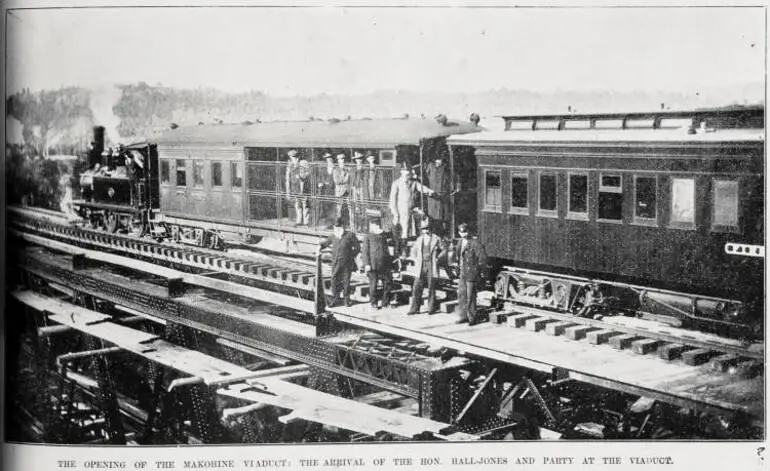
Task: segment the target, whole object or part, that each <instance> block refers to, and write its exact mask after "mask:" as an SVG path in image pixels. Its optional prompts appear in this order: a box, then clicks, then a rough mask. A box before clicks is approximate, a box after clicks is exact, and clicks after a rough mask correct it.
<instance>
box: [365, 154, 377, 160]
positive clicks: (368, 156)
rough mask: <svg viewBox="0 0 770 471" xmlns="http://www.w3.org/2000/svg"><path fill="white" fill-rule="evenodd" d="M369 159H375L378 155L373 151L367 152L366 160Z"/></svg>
mask: <svg viewBox="0 0 770 471" xmlns="http://www.w3.org/2000/svg"><path fill="white" fill-rule="evenodd" d="M369 159H372V160H374V159H376V157H375V156H374V154H372V153H371V152H367V153H366V160H369Z"/></svg>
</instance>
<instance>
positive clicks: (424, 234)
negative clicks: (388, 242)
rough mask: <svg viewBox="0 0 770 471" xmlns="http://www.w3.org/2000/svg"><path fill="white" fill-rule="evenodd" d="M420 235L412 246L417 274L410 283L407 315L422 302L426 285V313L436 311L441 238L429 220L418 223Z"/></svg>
mask: <svg viewBox="0 0 770 471" xmlns="http://www.w3.org/2000/svg"><path fill="white" fill-rule="evenodd" d="M420 232H421V234H420V236H419V237H418V238H417V240H415V242H414V246H412V256H413V259H414V263H415V264H416V265H417V275H416V276H415V279H414V284H413V285H412V304H411V306H410V307H409V312H408V313H407V315H414V314H417V313H418V312H419V310H420V305H421V304H422V292H423V290H424V288H425V285H426V284H427V285H428V313H430V314H435V313H437V312H438V308H437V306H436V283H437V282H438V257H439V254H440V253H441V239H439V237H438V236H437V235H435V234H433V233H431V230H430V220H429V219H428V218H424V219H423V220H422V222H421V223H420Z"/></svg>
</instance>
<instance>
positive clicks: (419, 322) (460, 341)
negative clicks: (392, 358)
mask: <svg viewBox="0 0 770 471" xmlns="http://www.w3.org/2000/svg"><path fill="white" fill-rule="evenodd" d="M330 311H331V312H332V313H334V316H335V318H337V319H338V320H340V321H342V322H345V323H348V324H351V325H356V326H358V327H362V328H366V329H371V330H374V331H378V332H383V333H387V334H391V335H397V336H401V337H405V338H412V339H415V340H419V341H422V342H426V343H428V344H430V345H433V346H436V347H446V348H451V349H455V350H457V351H459V352H462V353H467V354H472V355H476V356H480V357H484V358H489V359H492V360H497V361H500V362H503V363H511V364H517V365H520V366H523V367H526V368H530V369H534V370H538V371H542V372H547V373H549V372H553V371H554V369H556V368H558V369H563V370H566V371H567V372H568V373H569V376H570V377H571V378H573V379H575V380H577V381H582V382H586V383H590V384H595V385H598V386H602V387H607V388H610V389H613V390H619V391H623V392H627V393H630V394H636V395H640V396H646V397H651V398H654V399H657V400H661V401H663V402H667V403H671V404H675V405H679V406H682V407H697V408H699V409H701V410H710V411H716V412H720V413H724V412H735V411H741V412H745V413H747V414H748V415H749V416H750V417H752V418H754V419H756V420H758V421H762V420H763V419H762V418H763V414H764V384H763V383H764V380H763V377H761V376H759V377H755V378H741V377H739V376H736V375H734V374H729V373H724V372H721V371H717V370H715V369H714V368H712V367H711V366H710V365H709V364H705V365H700V366H690V365H686V364H684V363H683V362H682V361H681V360H674V361H665V360H663V359H661V358H660V357H659V356H658V355H654V354H647V355H643V354H639V353H634V352H633V351H632V350H630V349H627V350H616V349H613V348H612V347H611V346H610V345H608V344H602V345H596V344H592V343H591V342H589V341H588V340H587V339H586V338H584V339H583V340H581V341H575V340H571V339H569V338H567V337H566V336H565V335H554V334H555V333H554V332H552V333H551V334H548V333H546V331H545V329H543V330H540V331H539V332H534V331H530V330H528V329H526V328H523V327H522V328H512V327H510V326H508V325H507V324H505V323H504V324H491V323H488V322H485V323H482V324H478V325H475V326H472V327H471V326H468V325H467V324H455V323H454V321H455V320H456V319H457V316H456V315H454V314H434V315H428V314H427V313H424V312H423V313H421V314H419V315H414V316H407V315H406V314H405V311H406V307H404V306H399V307H397V308H383V309H381V310H372V309H371V308H370V307H369V305H368V304H363V303H362V304H356V305H354V306H351V307H335V308H332V309H330ZM566 330H569V328H567V329H566ZM596 330H598V329H596ZM589 333H590V332H589Z"/></svg>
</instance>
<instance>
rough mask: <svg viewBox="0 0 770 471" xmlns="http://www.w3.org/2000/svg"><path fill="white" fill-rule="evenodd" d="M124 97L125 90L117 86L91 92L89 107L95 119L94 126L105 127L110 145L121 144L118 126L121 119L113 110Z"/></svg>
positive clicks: (106, 138)
mask: <svg viewBox="0 0 770 471" xmlns="http://www.w3.org/2000/svg"><path fill="white" fill-rule="evenodd" d="M122 97H123V90H121V89H120V88H118V87H115V86H112V85H110V86H102V87H98V88H95V89H93V90H92V91H91V100H90V102H89V106H90V108H91V113H92V114H93V117H94V124H95V125H99V126H104V129H105V140H106V141H107V143H109V144H117V143H118V142H120V134H119V133H118V126H119V125H120V118H119V117H118V116H116V115H115V113H114V112H113V108H114V107H115V105H117V104H118V102H119V101H120V99H121V98H122Z"/></svg>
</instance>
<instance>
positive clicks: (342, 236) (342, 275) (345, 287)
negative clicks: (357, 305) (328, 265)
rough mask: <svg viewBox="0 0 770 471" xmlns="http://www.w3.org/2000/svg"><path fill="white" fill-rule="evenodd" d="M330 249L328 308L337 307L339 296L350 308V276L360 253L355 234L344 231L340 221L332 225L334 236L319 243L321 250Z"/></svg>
mask: <svg viewBox="0 0 770 471" xmlns="http://www.w3.org/2000/svg"><path fill="white" fill-rule="evenodd" d="M329 246H331V248H332V301H331V302H329V303H328V304H329V307H334V306H337V305H339V300H340V294H342V298H343V300H344V302H345V305H346V306H350V305H351V302H350V275H351V273H353V270H355V267H356V262H355V258H356V255H358V252H359V251H360V247H359V244H358V239H356V236H355V234H353V233H352V232H349V231H346V230H345V228H344V226H343V224H342V220H341V219H338V220H337V222H335V224H334V234H332V235H331V236H329V237H328V238H327V239H326V240H324V241H323V242H321V248H322V249H324V248H326V247H329Z"/></svg>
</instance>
